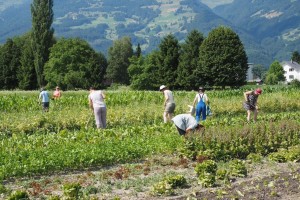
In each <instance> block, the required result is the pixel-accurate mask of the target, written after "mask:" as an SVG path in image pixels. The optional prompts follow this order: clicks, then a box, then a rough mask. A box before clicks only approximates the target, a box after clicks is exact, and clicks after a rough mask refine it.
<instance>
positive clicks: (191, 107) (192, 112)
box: [188, 105, 195, 115]
mask: <svg viewBox="0 0 300 200" xmlns="http://www.w3.org/2000/svg"><path fill="white" fill-rule="evenodd" d="M188 107H189V108H190V110H189V111H188V113H190V114H191V115H194V114H195V107H194V106H191V105H188Z"/></svg>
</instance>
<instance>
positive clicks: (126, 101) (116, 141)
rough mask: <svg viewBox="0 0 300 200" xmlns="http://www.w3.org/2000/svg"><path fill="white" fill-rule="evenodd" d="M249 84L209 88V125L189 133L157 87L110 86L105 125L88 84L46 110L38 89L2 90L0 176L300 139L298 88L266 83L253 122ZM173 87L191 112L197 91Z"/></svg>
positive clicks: (253, 148) (224, 155) (259, 150)
mask: <svg viewBox="0 0 300 200" xmlns="http://www.w3.org/2000/svg"><path fill="white" fill-rule="evenodd" d="M248 89H251V88H248ZM248 89H236V90H224V91H217V90H211V91H207V92H206V93H207V95H208V97H209V98H210V102H211V103H210V107H211V109H212V113H213V115H211V116H208V118H207V120H206V121H205V122H202V121H201V122H200V123H201V124H203V125H204V126H205V130H202V131H201V132H200V133H195V134H192V135H191V136H190V137H188V138H184V137H182V136H180V135H179V134H178V133H177V130H176V128H175V126H174V125H173V124H171V123H169V124H164V123H162V122H163V119H162V114H163V95H162V93H160V92H158V91H157V92H156V91H131V90H124V91H121V90H120V91H119V90H107V91H105V92H106V100H105V101H106V105H107V109H108V116H107V129H105V130H100V129H96V128H95V125H94V116H93V114H92V112H91V110H90V109H89V108H88V99H87V96H88V91H67V92H63V94H62V97H61V98H60V99H58V100H55V101H54V100H52V101H51V102H50V111H49V112H47V113H44V112H42V108H41V105H40V104H39V102H38V95H39V92H38V91H28V92H25V91H1V92H0V112H1V115H0V122H1V123H0V141H1V144H0V158H1V159H0V179H2V180H10V179H11V178H22V177H30V176H36V175H47V174H49V175H50V174H53V173H60V172H62V171H69V172H72V171H74V170H84V169H91V168H94V167H97V168H101V167H107V166H114V165H117V164H125V163H133V162H139V161H142V160H144V159H147V158H150V157H153V156H157V155H164V156H168V155H170V156H171V155H172V156H174V155H175V156H184V157H185V158H187V159H190V160H195V159H196V156H197V155H199V152H202V153H203V152H204V153H203V155H205V156H206V157H208V158H209V159H211V160H213V161H215V162H229V161H230V160H234V159H241V160H243V159H246V158H247V156H249V155H250V154H259V155H262V156H268V155H269V154H272V153H274V152H277V151H278V150H279V149H282V148H284V149H289V148H290V147H292V146H296V145H299V144H300V131H299V130H300V121H299V119H300V101H299V99H300V92H299V89H295V88H290V87H263V93H262V95H260V97H259V99H258V105H259V115H258V121H257V122H256V123H254V122H251V123H247V122H246V111H245V110H244V109H243V106H242V102H243V100H244V97H243V92H244V91H246V90H248ZM252 89H255V87H253V88H252ZM50 93H51V91H50ZM173 93H174V98H175V101H176V114H181V113H187V112H188V110H189V107H188V105H191V104H192V102H193V99H194V96H195V94H196V92H195V91H173ZM252 117H253V116H252ZM191 144H192V146H193V147H192V148H191V146H189V145H191ZM299 160H300V159H299ZM200 182H201V181H200Z"/></svg>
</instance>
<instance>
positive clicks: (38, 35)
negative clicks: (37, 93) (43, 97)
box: [31, 0, 54, 87]
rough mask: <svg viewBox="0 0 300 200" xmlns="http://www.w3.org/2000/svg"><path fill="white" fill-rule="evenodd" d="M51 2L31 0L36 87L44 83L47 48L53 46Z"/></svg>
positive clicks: (50, 0) (49, 0)
mask: <svg viewBox="0 0 300 200" xmlns="http://www.w3.org/2000/svg"><path fill="white" fill-rule="evenodd" d="M52 7H53V0H47V1H45V0H33V3H32V4H31V16H32V41H33V42H32V47H33V51H34V66H35V71H36V76H37V82H38V85H39V86H40V87H41V86H43V85H44V84H45V83H44V75H43V73H44V65H45V63H46V62H47V61H48V58H49V48H50V47H51V46H52V44H53V33H54V29H53V28H51V25H52V22H53V10H52Z"/></svg>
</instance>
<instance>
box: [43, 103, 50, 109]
mask: <svg viewBox="0 0 300 200" xmlns="http://www.w3.org/2000/svg"><path fill="white" fill-rule="evenodd" d="M42 107H43V109H44V110H47V109H49V102H42Z"/></svg>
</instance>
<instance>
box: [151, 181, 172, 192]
mask: <svg viewBox="0 0 300 200" xmlns="http://www.w3.org/2000/svg"><path fill="white" fill-rule="evenodd" d="M151 194H152V195H155V196H161V195H166V196H168V195H172V194H174V189H173V188H172V186H171V185H170V184H168V183H167V182H166V181H161V182H158V183H157V184H154V185H153V186H152V189H151Z"/></svg>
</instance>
